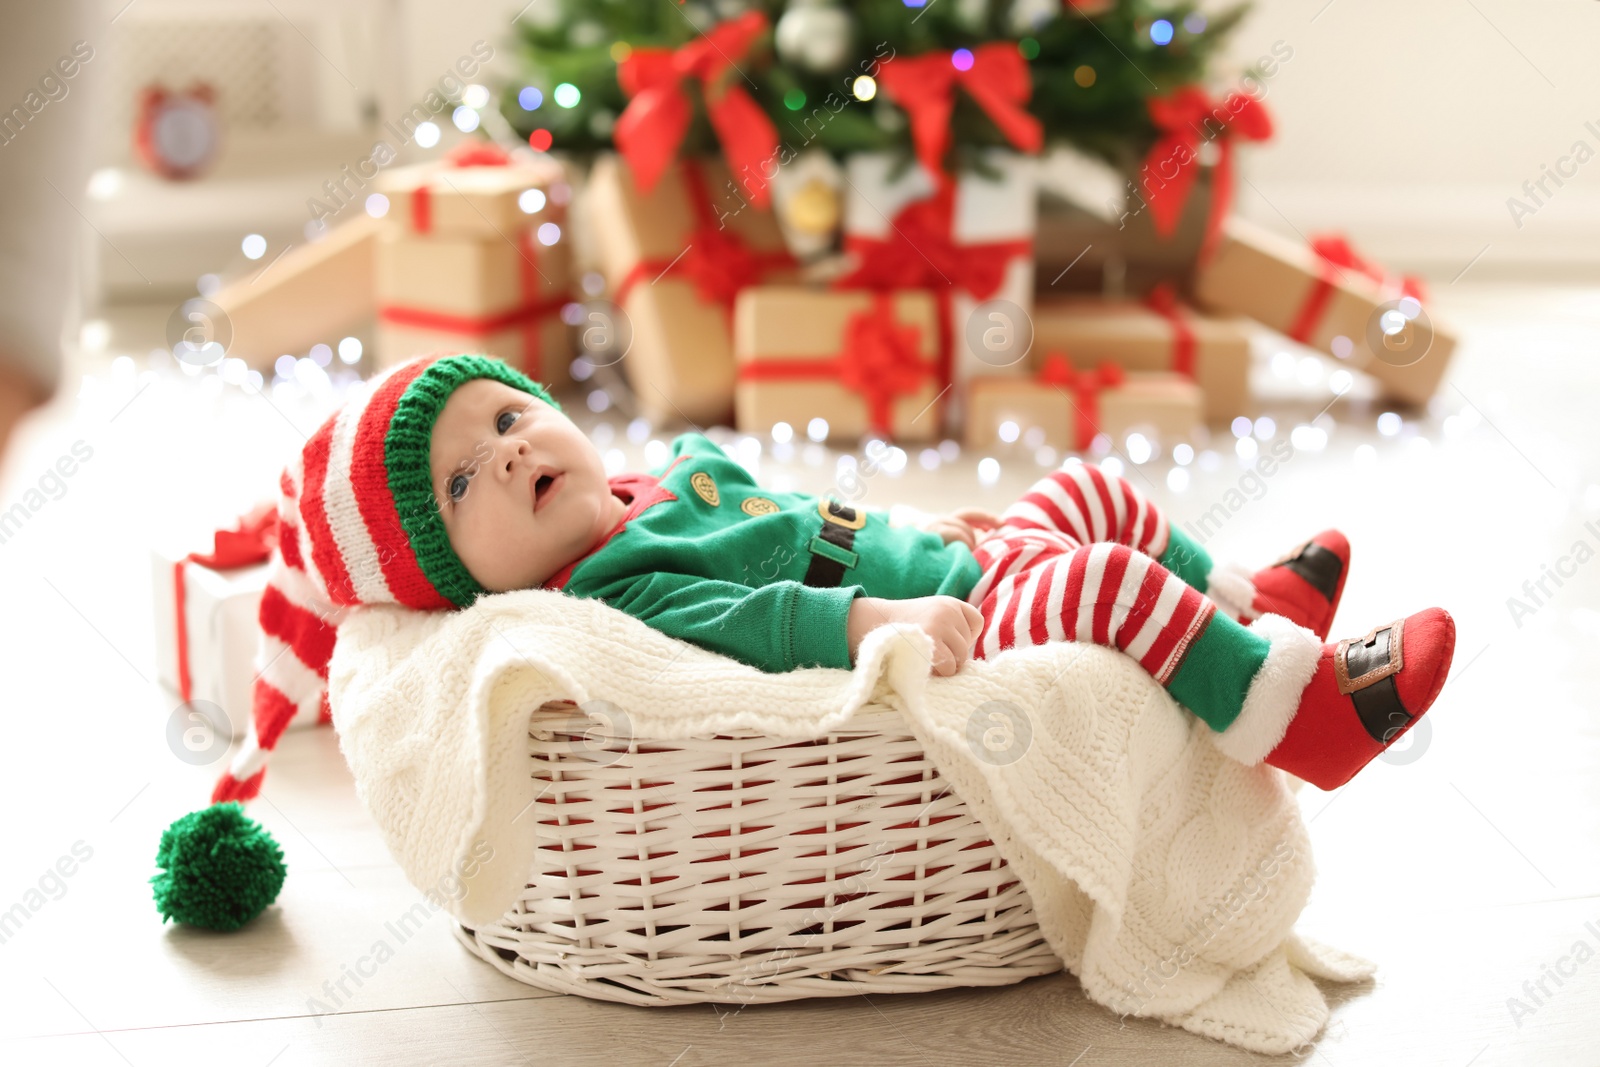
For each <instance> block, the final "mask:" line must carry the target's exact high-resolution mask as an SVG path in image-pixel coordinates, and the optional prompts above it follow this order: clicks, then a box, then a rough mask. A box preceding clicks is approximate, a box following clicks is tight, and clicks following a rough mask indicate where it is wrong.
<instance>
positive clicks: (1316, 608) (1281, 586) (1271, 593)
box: [1240, 530, 1350, 641]
mask: <svg viewBox="0 0 1600 1067" xmlns="http://www.w3.org/2000/svg"><path fill="white" fill-rule="evenodd" d="M1349 573H1350V542H1349V541H1347V540H1345V536H1344V534H1342V533H1340V532H1339V531H1338V530H1324V531H1322V532H1321V533H1319V534H1317V536H1315V537H1313V538H1312V539H1311V540H1309V541H1307V542H1305V543H1304V544H1302V545H1300V546H1299V547H1297V548H1296V549H1294V551H1292V552H1290V553H1289V554H1288V555H1286V556H1284V557H1283V558H1282V559H1280V560H1278V562H1276V563H1274V564H1273V565H1272V566H1270V567H1266V568H1264V569H1262V570H1259V571H1256V572H1255V573H1254V574H1252V575H1251V576H1250V584H1251V585H1252V586H1253V587H1254V588H1255V597H1254V598H1253V599H1252V601H1251V603H1250V613H1249V614H1250V618H1256V617H1258V616H1261V615H1265V614H1267V613H1269V612H1270V613H1272V614H1273V615H1282V616H1283V617H1284V618H1286V619H1288V620H1289V621H1291V622H1293V623H1295V624H1297V625H1300V626H1304V627H1305V628H1306V629H1308V630H1310V631H1311V632H1312V633H1314V634H1316V635H1317V636H1318V637H1319V638H1321V639H1322V640H1324V641H1326V640H1327V639H1328V631H1329V630H1330V629H1332V627H1333V613H1334V612H1335V611H1336V610H1338V607H1339V598H1340V597H1341V596H1343V595H1344V580H1345V578H1346V577H1347V576H1348V575H1349ZM1240 621H1241V622H1248V621H1249V619H1241V620H1240Z"/></svg>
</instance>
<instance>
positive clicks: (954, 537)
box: [918, 508, 1000, 548]
mask: <svg viewBox="0 0 1600 1067" xmlns="http://www.w3.org/2000/svg"><path fill="white" fill-rule="evenodd" d="M999 525H1000V517H999V516H998V515H994V514H991V513H990V512H987V511H984V510H983V509H982V508H962V509H961V510H960V511H957V512H953V513H952V514H949V515H931V516H929V517H928V518H927V519H925V520H923V521H922V522H920V523H918V528H919V529H923V530H927V531H928V532H929V533H936V534H938V535H939V536H940V537H941V538H943V539H944V543H945V544H947V545H948V544H949V543H950V542H951V541H960V542H961V543H962V544H964V545H966V546H967V547H968V548H974V547H976V545H977V543H978V532H979V531H982V530H992V529H994V528H995V527H996V526H999Z"/></svg>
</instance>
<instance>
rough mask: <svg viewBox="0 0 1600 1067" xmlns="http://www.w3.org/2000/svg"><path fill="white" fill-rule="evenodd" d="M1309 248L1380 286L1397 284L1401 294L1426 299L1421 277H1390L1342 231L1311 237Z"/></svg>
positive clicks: (1321, 256)
mask: <svg viewBox="0 0 1600 1067" xmlns="http://www.w3.org/2000/svg"><path fill="white" fill-rule="evenodd" d="M1311 250H1312V251H1313V252H1315V253H1316V254H1317V255H1318V257H1319V258H1321V259H1323V260H1325V261H1327V262H1328V263H1331V264H1333V265H1334V266H1336V267H1344V268H1347V269H1349V270H1353V271H1356V272H1357V273H1359V274H1365V275H1366V276H1367V277H1368V278H1371V279H1372V280H1373V281H1374V282H1376V283H1377V284H1378V285H1379V286H1380V287H1388V286H1391V285H1398V286H1399V288H1400V292H1401V294H1402V295H1404V296H1409V297H1412V298H1414V299H1416V300H1418V301H1421V300H1425V299H1426V296H1425V295H1424V294H1425V293H1426V292H1427V290H1426V288H1425V287H1424V285H1423V282H1422V279H1421V278H1418V277H1416V276H1415V275H1411V274H1406V275H1402V276H1401V277H1400V278H1399V279H1398V281H1396V280H1394V279H1391V278H1390V277H1389V274H1388V272H1387V271H1385V270H1384V269H1383V267H1382V266H1380V265H1379V264H1377V263H1375V262H1373V261H1372V260H1370V259H1367V258H1365V257H1363V256H1362V255H1361V254H1360V253H1359V252H1357V251H1356V250H1355V246H1354V245H1352V244H1351V243H1350V240H1349V238H1347V237H1345V235H1344V234H1342V233H1326V234H1321V235H1319V236H1316V237H1313V238H1312V239H1311Z"/></svg>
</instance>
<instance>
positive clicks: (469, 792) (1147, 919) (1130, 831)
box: [329, 590, 1375, 1054]
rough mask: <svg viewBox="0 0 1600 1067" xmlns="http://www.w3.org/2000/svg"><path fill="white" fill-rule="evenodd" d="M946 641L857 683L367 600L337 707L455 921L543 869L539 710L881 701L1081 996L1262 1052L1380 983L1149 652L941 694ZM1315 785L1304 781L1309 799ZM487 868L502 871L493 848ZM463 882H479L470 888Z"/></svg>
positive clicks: (572, 612) (663, 645)
mask: <svg viewBox="0 0 1600 1067" xmlns="http://www.w3.org/2000/svg"><path fill="white" fill-rule="evenodd" d="M931 649H932V641H931V639H930V638H928V636H927V635H926V634H925V633H924V632H923V631H922V630H921V629H918V628H915V627H900V628H899V629H898V631H897V630H896V629H895V628H893V627H888V626H886V627H882V628H880V629H878V630H877V631H875V632H873V633H872V634H870V635H869V636H868V637H867V638H866V640H865V641H864V642H863V644H862V646H861V649H860V652H859V655H858V661H857V665H856V667H855V669H854V670H852V671H843V670H831V669H826V668H813V669H807V670H800V671H795V672H792V673H790V674H785V675H776V674H766V673H763V672H761V671H758V670H755V669H754V668H751V667H748V666H745V665H744V664H741V663H739V662H737V661H735V660H732V659H729V658H727V657H724V656H720V655H717V654H716V653H713V652H709V651H707V650H704V649H701V648H698V647H695V646H692V645H687V644H685V643H684V642H681V641H678V640H676V639H674V638H671V637H668V636H666V635H665V634H662V633H661V632H659V631H657V630H654V629H651V628H650V627H649V626H647V625H646V624H645V623H643V622H640V621H639V620H637V619H634V618H633V617H631V616H629V615H626V614H624V613H623V612H621V611H618V610H616V609H614V608H611V607H609V606H607V605H606V604H604V603H601V602H599V601H594V600H584V599H578V598H574V597H568V596H566V595H564V594H561V593H558V592H553V591H544V590H526V591H522V592H514V593H505V594H500V595H496V596H489V597H486V598H484V599H482V600H480V601H479V602H478V603H477V604H476V605H475V606H473V607H472V608H469V609H466V610H463V611H456V612H450V613H417V612H412V611H408V610H406V609H403V608H398V607H386V606H385V607H370V608H361V609H358V610H356V611H355V612H353V613H352V614H351V615H350V616H349V617H348V618H347V619H345V621H344V622H343V623H342V624H341V625H340V627H339V631H338V642H337V645H336V647H335V650H334V653H333V660H332V663H331V664H330V670H329V699H330V703H331V706H332V712H333V723H334V727H335V729H336V730H337V731H338V734H339V742H340V747H341V749H342V751H343V753H344V756H345V759H346V761H347V762H348V763H349V765H350V769H351V771H352V773H353V774H354V777H355V783H356V788H357V791H358V793H359V795H360V797H361V800H362V803H363V804H364V805H365V806H366V808H367V810H368V812H369V813H370V814H371V815H372V817H373V818H374V819H375V820H376V822H377V823H378V826H379V827H380V828H381V830H382V832H383V835H384V837H385V839H386V841H387V843H388V846H389V848H390V850H391V851H392V852H393V854H394V856H395V858H396V859H397V860H398V861H399V863H400V865H401V867H402V868H403V869H404V871H405V874H406V876H407V877H408V879H409V880H410V881H411V883H412V884H413V885H414V886H416V887H417V888H418V889H420V890H422V891H424V892H431V893H433V894H435V895H436V896H437V895H439V893H440V890H439V887H441V886H448V887H450V888H451V889H452V891H456V892H459V891H457V890H455V887H456V885H457V884H458V883H457V882H456V881H455V879H457V878H459V879H460V882H461V883H464V884H465V886H466V892H465V895H458V896H456V897H454V898H452V897H451V896H450V895H449V894H445V895H444V898H443V899H444V901H445V903H446V906H447V907H449V909H450V911H451V912H452V914H454V915H455V917H456V918H457V919H459V920H460V921H462V922H464V923H466V924H468V925H477V924H482V923H487V922H492V921H494V920H495V919H497V918H499V917H500V916H501V915H502V914H503V913H504V912H505V911H506V910H508V909H509V908H510V907H511V905H512V903H513V902H514V901H515V900H516V899H517V897H518V896H519V893H520V891H521V890H522V888H523V886H524V883H525V881H526V875H527V873H528V872H529V871H530V870H531V868H532V866H533V858H534V857H533V851H534V838H533V834H532V833H531V832H530V831H529V826H530V824H529V822H527V821H524V822H521V823H517V824H515V825H514V824H513V823H514V820H515V819H516V818H517V817H518V815H519V814H521V813H522V812H523V811H524V809H525V808H526V807H527V806H528V805H529V804H531V803H532V802H533V800H534V796H535V780H534V778H533V777H532V775H531V773H530V768H529V763H528V761H529V756H528V741H527V738H528V722H529V715H530V713H531V712H532V711H533V710H534V709H537V708H539V707H540V706H541V705H543V704H544V703H545V702H547V701H551V700H572V701H576V702H579V703H583V702H586V701H589V700H606V701H610V702H612V703H613V704H615V705H617V706H618V707H620V708H622V709H624V711H625V712H626V713H627V716H628V719H629V722H630V725H631V727H632V730H633V733H634V735H635V736H639V737H655V738H660V739H663V740H671V739H680V738H685V737H689V736H693V735H703V734H711V733H717V732H727V731H731V730H754V731H759V732H762V733H766V734H770V735H773V736H781V737H789V738H796V739H799V738H813V737H818V736H821V735H824V734H826V733H828V732H829V731H830V730H834V729H838V728H840V727H842V726H844V725H845V724H846V723H847V722H848V721H849V720H850V718H851V716H852V715H854V714H855V713H856V712H857V710H858V709H860V708H861V707H862V705H864V704H867V703H869V702H881V703H886V704H889V705H891V706H894V707H898V708H899V709H901V711H902V713H903V714H904V715H905V716H906V718H907V720H908V722H909V726H910V730H911V732H912V733H913V734H914V735H915V736H916V737H917V739H918V740H919V741H920V742H921V744H922V745H923V747H924V749H925V750H926V751H927V752H928V754H929V756H930V757H931V758H932V760H933V761H934V763H935V764H937V766H938V767H939V770H940V772H941V773H942V774H943V775H944V776H945V778H946V779H947V780H948V781H949V782H950V784H951V785H952V787H953V788H954V790H955V792H956V793H957V795H959V796H960V797H961V798H962V799H963V800H965V801H966V803H967V804H968V805H969V806H970V807H971V808H972V810H973V811H974V813H975V814H976V815H977V817H978V818H979V819H980V820H981V821H982V822H983V823H984V824H985V826H986V828H987V829H988V830H990V831H991V834H992V837H993V840H994V843H995V846H996V847H997V848H998V849H999V851H1000V853H1001V855H1003V856H1004V857H1005V858H1006V860H1007V862H1009V863H1010V864H1011V866H1012V867H1013V868H1014V869H1015V870H1016V872H1017V874H1018V876H1019V877H1020V878H1021V880H1022V883H1023V885H1024V886H1025V887H1026V888H1027V890H1028V893H1029V895H1030V896H1031V898H1032V900H1033V905H1034V909H1035V912H1036V914H1037V919H1038V922H1039V926H1040V929H1041V931H1042V932H1043V934H1044V936H1045V937H1046V939H1047V940H1048V941H1049V943H1050V945H1051V947H1052V948H1053V949H1054V950H1055V951H1056V952H1057V953H1058V954H1059V955H1060V957H1061V959H1062V961H1063V963H1064V964H1065V966H1066V967H1067V969H1068V970H1070V971H1071V972H1072V973H1073V974H1075V975H1076V976H1077V977H1078V979H1079V981H1080V983H1081V984H1082V986H1083V989H1084V991H1085V992H1086V993H1087V995H1088V996H1090V997H1091V998H1093V999H1094V1000H1095V1001H1097V1002H1099V1003H1101V1004H1104V1005H1106V1006H1107V1007H1108V1008H1110V1009H1112V1010H1113V1011H1117V1012H1118V1013H1119V1014H1132V1015H1141V1016H1148V1017H1152V1018H1157V1019H1161V1020H1163V1021H1165V1022H1168V1023H1171V1024H1173V1025H1175V1026H1181V1027H1183V1028H1185V1029H1187V1030H1191V1031H1193V1032H1195V1033H1198V1034H1204V1035H1206V1036H1208V1037H1212V1038H1216V1039H1218V1040H1221V1041H1226V1042H1229V1043H1231V1044H1234V1045H1238V1046H1241V1047H1243V1048H1246V1049H1250V1050H1252V1051H1256V1052H1261V1053H1267V1054H1276V1053H1282V1052H1287V1051H1289V1050H1291V1049H1294V1048H1296V1047H1299V1046H1302V1045H1303V1044H1304V1043H1305V1042H1307V1041H1309V1040H1311V1039H1312V1038H1313V1037H1315V1036H1316V1034H1317V1033H1318V1032H1319V1031H1320V1030H1321V1029H1322V1027H1323V1025H1324V1024H1325V1023H1326V1021H1327V1019H1328V1007H1327V1003H1326V1001H1325V1000H1324V999H1323V995H1322V993H1321V991H1320V990H1319V989H1318V988H1317V986H1316V985H1315V984H1314V983H1313V982H1312V981H1311V980H1310V979H1309V978H1308V974H1309V975H1316V976H1319V977H1323V978H1328V979H1333V980H1339V981H1355V980H1358V979H1362V978H1366V977H1368V976H1370V975H1371V974H1372V973H1373V971H1374V969H1375V968H1374V965H1373V964H1372V963H1370V962H1368V961H1366V960H1363V959H1360V958H1357V957H1354V956H1351V955H1348V954H1345V953H1342V952H1339V951H1338V950H1335V949H1331V948H1329V947H1327V946H1324V945H1320V944H1317V943H1316V942H1314V941H1312V940H1310V939H1308V938H1304V937H1301V936H1299V935H1297V934H1296V933H1295V932H1294V930H1293V926H1294V923H1295V920H1296V918H1297V917H1298V916H1299V914H1300V912H1301V910H1302V908H1303V907H1304V906H1305V903H1306V900H1307V897H1308V896H1309V894H1310V890H1311V883H1312V879H1313V877H1314V876H1315V867H1314V865H1313V862H1312V857H1311V850H1310V844H1309V841H1308V839H1307V836H1306V828H1305V825H1304V823H1303V821H1302V819H1301V817H1300V811H1299V806H1298V805H1297V804H1296V802H1295V799H1294V796H1293V792H1292V789H1291V778H1290V777H1289V776H1288V775H1286V774H1284V773H1283V772H1281V771H1278V770H1276V769H1274V768H1271V767H1268V766H1266V765H1265V764H1262V765H1259V766H1257V767H1253V768H1251V767H1245V766H1243V765H1242V764H1239V763H1236V762H1234V761H1232V760H1230V759H1228V758H1226V757H1225V756H1223V755H1222V754H1221V752H1220V751H1219V750H1218V749H1217V748H1216V746H1215V745H1214V744H1213V743H1212V742H1211V741H1210V739H1209V737H1208V736H1207V735H1208V733H1209V729H1208V728H1207V727H1206V726H1205V725H1204V724H1203V723H1201V722H1200V721H1199V720H1198V719H1197V718H1195V717H1194V716H1192V715H1190V714H1189V713H1188V712H1186V711H1184V710H1183V709H1182V708H1180V707H1179V706H1178V705H1177V704H1175V703H1174V702H1173V701H1172V700H1171V698H1170V697H1168V696H1167V695H1166V692H1165V691H1164V690H1163V689H1162V688H1161V687H1160V686H1159V685H1157V684H1156V683H1155V682H1154V681H1152V680H1151V679H1150V678H1149V676H1148V675H1146V674H1145V673H1144V672H1143V671H1142V670H1141V669H1140V668H1139V666H1138V665H1137V664H1136V663H1135V662H1134V661H1133V660H1131V659H1129V658H1127V657H1125V656H1123V655H1122V654H1120V653H1117V652H1114V651H1110V650H1107V649H1102V648H1097V647H1090V646H1084V645H1077V644H1052V645H1048V646H1043V647H1039V648H1031V649H1015V650H1012V651H1010V652H1006V653H1004V654H1003V655H1001V656H998V657H996V658H995V659H993V660H991V661H971V662H969V663H968V664H967V665H966V666H965V667H963V668H962V670H961V671H959V672H958V673H957V674H956V675H955V676H953V677H949V678H940V677H937V676H930V674H929V669H928V663H929V657H930V655H931ZM991 700H1004V701H1008V702H1010V703H1011V704H1014V705H1016V706H1017V707H1019V708H1021V709H1022V711H1023V713H1024V714H1025V715H1026V717H1027V719H1028V721H1029V723H1030V725H1031V728H1032V741H1031V744H1030V746H1029V748H1028V750H1027V752H1026V754H1025V755H1024V756H1023V757H1022V758H1020V759H1018V760H1017V761H1015V762H1012V763H1009V764H1006V765H1003V766H1002V765H997V764H996V763H995V762H993V761H986V760H982V759H979V758H977V755H976V753H975V752H974V750H973V748H972V747H970V746H969V744H968V742H967V740H966V738H967V729H968V718H969V717H970V716H971V714H972V712H973V710H974V709H975V708H977V707H978V706H979V705H980V704H983V703H985V702H986V701H991ZM1297 784H1298V782H1296V785H1297ZM484 842H486V843H487V844H488V845H489V846H490V847H491V848H492V850H493V858H492V860H490V861H489V862H488V863H485V864H482V865H481V866H479V865H478V863H477V861H476V859H475V858H474V857H475V856H476V857H481V856H483V855H484V854H485V852H484V850H483V848H482V843H484ZM463 872H465V874H466V876H465V877H462V875H463Z"/></svg>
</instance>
